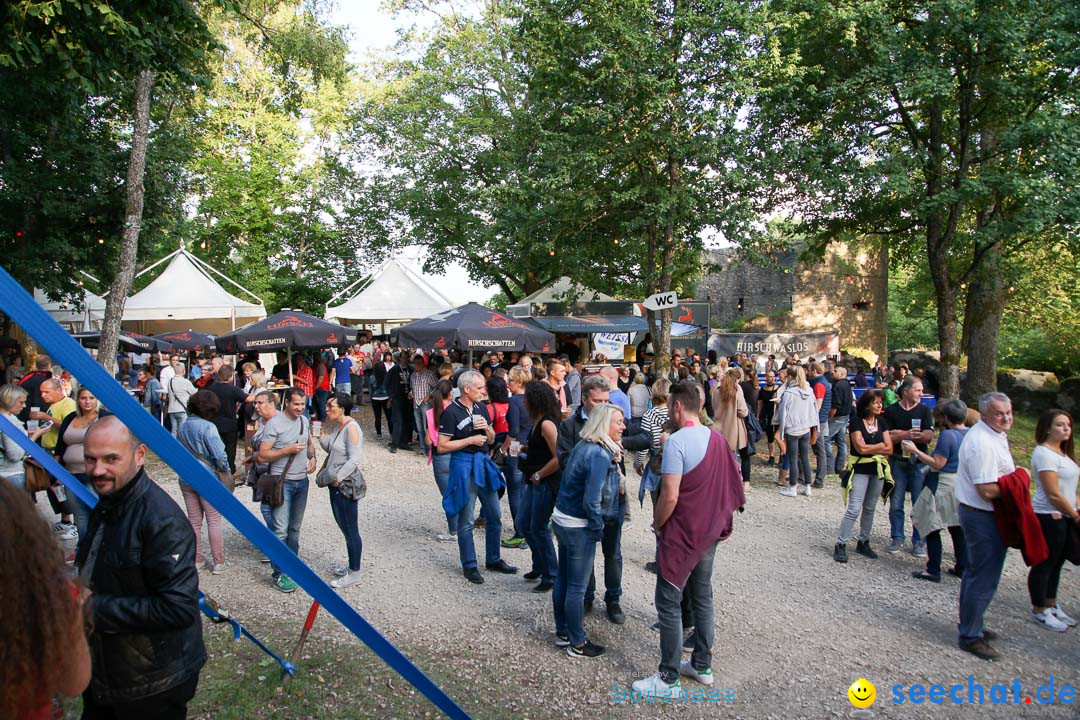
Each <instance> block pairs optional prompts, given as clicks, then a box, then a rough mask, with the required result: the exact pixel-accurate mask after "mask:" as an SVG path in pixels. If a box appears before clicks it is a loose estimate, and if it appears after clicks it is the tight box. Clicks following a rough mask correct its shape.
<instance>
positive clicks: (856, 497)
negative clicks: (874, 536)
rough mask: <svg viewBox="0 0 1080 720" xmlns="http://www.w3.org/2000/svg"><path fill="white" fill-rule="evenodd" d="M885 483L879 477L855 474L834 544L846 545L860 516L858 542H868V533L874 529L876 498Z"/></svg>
mask: <svg viewBox="0 0 1080 720" xmlns="http://www.w3.org/2000/svg"><path fill="white" fill-rule="evenodd" d="M884 482H885V481H884V480H882V479H881V478H879V477H873V478H872V477H870V476H869V475H861V474H856V475H853V476H852V478H851V485H850V487H848V502H847V510H845V511H844V517H843V518H842V519H841V520H840V530H839V531H838V532H837V533H836V542H837V543H838V544H840V545H847V543H848V540H850V539H851V531H852V530H853V529H854V528H855V520H856V518H858V517H859V516H860V515H861V516H862V519H861V520H860V521H859V542H870V531H871V530H872V529H873V527H874V511H875V510H876V509H877V503H878V498H880V497H881V486H882V484H883V483H884Z"/></svg>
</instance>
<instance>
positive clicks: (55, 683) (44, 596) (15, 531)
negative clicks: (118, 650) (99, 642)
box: [0, 482, 90, 720]
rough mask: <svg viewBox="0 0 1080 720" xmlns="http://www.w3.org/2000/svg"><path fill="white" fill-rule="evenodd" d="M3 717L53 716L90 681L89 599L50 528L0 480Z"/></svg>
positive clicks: (18, 491)
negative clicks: (62, 698) (59, 699)
mask: <svg viewBox="0 0 1080 720" xmlns="http://www.w3.org/2000/svg"><path fill="white" fill-rule="evenodd" d="M0 577H2V578H4V582H2V583H0V607H2V608H4V622H3V623H0V667H3V668H4V681H3V682H0V717H4V718H14V719H15V720H38V719H39V718H41V719H44V718H50V717H52V700H53V697H54V696H56V695H57V694H60V695H69V696H75V695H79V694H80V693H82V691H83V690H85V689H86V686H87V685H89V684H90V649H89V647H88V646H87V643H86V632H85V630H84V623H83V610H82V606H83V604H84V603H85V602H86V600H87V598H88V597H89V595H90V592H89V591H88V590H86V589H85V588H82V589H80V588H79V587H78V586H77V585H75V583H74V581H73V580H72V577H71V571H70V570H69V569H68V567H67V565H65V564H64V553H63V549H62V548H61V547H60V545H58V544H57V542H56V540H55V538H54V537H53V530H52V527H50V526H49V523H47V522H46V521H45V519H44V518H43V517H42V516H41V515H40V514H39V513H38V512H37V510H36V509H35V508H34V505H33V504H32V503H31V502H30V499H29V497H27V495H26V493H25V492H23V491H22V490H21V489H20V488H18V487H16V486H15V485H14V484H13V483H6V482H0Z"/></svg>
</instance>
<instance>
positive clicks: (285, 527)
mask: <svg viewBox="0 0 1080 720" xmlns="http://www.w3.org/2000/svg"><path fill="white" fill-rule="evenodd" d="M299 459H300V460H301V461H303V458H299ZM308 484H309V481H308V479H307V478H304V479H303V480H286V481H285V491H284V495H285V502H283V503H282V504H281V505H280V506H279V507H276V508H270V529H271V530H273V531H274V534H275V535H277V538H278V540H281V541H282V542H283V543H285V545H286V547H288V548H289V549H290V550H292V551H293V552H294V553H296V554H297V555H299V554H300V525H301V524H302V523H303V522H304V511H306V510H307V496H308ZM264 507H266V506H265V505H264ZM270 567H271V568H272V569H273V571H274V579H275V580H276V579H277V578H278V577H279V576H280V575H281V568H279V567H278V566H277V564H276V563H273V562H271V563H270Z"/></svg>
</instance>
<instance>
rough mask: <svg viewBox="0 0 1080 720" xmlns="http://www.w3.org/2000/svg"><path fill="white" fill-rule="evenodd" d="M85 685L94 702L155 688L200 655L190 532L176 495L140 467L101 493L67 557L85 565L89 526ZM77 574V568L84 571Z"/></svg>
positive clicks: (166, 685)
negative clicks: (89, 675) (93, 555)
mask: <svg viewBox="0 0 1080 720" xmlns="http://www.w3.org/2000/svg"><path fill="white" fill-rule="evenodd" d="M98 532H102V533H104V535H102V539H101V544H100V546H99V549H98V553H97V559H96V561H95V563H94V566H93V568H92V570H91V572H92V575H91V576H90V577H88V578H85V579H87V580H88V581H89V584H90V589H91V590H93V593H94V594H93V595H92V599H93V603H94V631H93V634H92V635H91V636H90V655H91V659H92V661H93V679H92V681H91V690H92V691H93V693H94V697H95V698H96V699H97V700H98V701H99V702H101V703H102V704H106V705H108V704H116V703H122V702H130V701H133V700H139V699H142V698H146V697H149V696H151V695H157V694H159V693H162V692H165V691H166V690H169V689H171V688H174V687H176V686H177V685H180V684H182V683H184V682H187V681H188V680H190V679H191V678H192V676H195V675H198V673H199V669H200V668H202V666H203V664H204V663H205V662H206V649H205V648H204V647H203V639H202V622H201V620H200V618H199V604H198V597H199V575H198V572H197V571H196V569H195V535H194V533H193V532H192V530H191V524H190V523H189V522H188V519H187V517H186V516H185V515H184V513H183V511H181V510H180V507H179V506H178V505H177V504H176V502H175V501H174V500H173V499H172V498H171V497H169V495H168V494H167V493H166V492H165V491H164V490H162V489H161V488H160V487H158V486H157V484H155V483H154V482H153V481H152V480H150V478H149V477H148V476H147V475H146V472H145V471H144V470H140V471H139V474H138V475H136V476H135V479H134V480H132V481H131V482H130V483H129V484H128V485H126V486H125V487H124V488H123V489H121V490H119V491H118V492H116V493H114V494H112V495H109V496H105V497H102V498H101V500H100V501H99V502H98V504H97V506H96V507H95V508H94V510H93V513H92V514H91V516H90V525H89V528H88V530H87V536H86V538H85V540H84V541H83V542H81V543H80V544H79V554H78V557H77V558H76V560H75V564H76V566H77V567H79V568H82V569H83V570H81V571H80V574H83V573H84V572H85V569H86V561H87V559H88V556H89V554H90V549H91V546H92V545H93V544H94V543H93V542H92V540H93V538H94V536H95V534H96V533H98ZM84 577H85V575H84Z"/></svg>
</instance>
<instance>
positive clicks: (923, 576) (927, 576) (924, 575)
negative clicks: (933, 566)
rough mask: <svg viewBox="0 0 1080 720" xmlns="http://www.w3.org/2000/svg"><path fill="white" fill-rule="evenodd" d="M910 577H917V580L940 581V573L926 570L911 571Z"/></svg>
mask: <svg viewBox="0 0 1080 720" xmlns="http://www.w3.org/2000/svg"><path fill="white" fill-rule="evenodd" d="M911 577H913V578H917V579H919V580H928V581H930V582H935V583H939V582H941V576H940V575H934V574H932V573H929V572H927V571H926V570H915V571H914V572H912V573H911Z"/></svg>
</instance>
